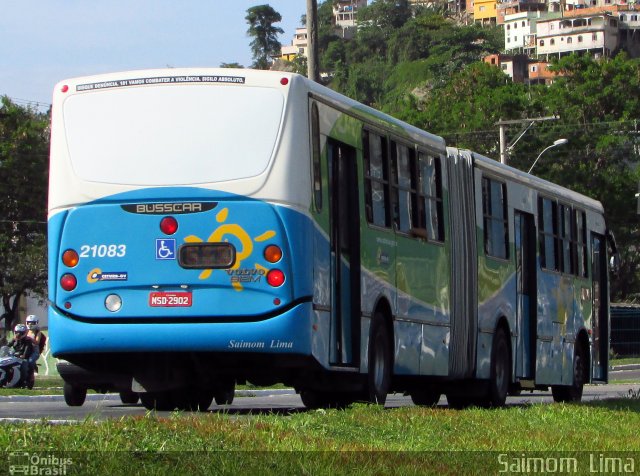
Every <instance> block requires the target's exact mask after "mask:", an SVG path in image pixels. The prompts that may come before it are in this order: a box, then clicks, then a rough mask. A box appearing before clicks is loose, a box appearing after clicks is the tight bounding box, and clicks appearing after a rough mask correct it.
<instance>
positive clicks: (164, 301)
mask: <svg viewBox="0 0 640 476" xmlns="http://www.w3.org/2000/svg"><path fill="white" fill-rule="evenodd" d="M191 302H192V298H191V293H189V292H183V293H166V292H152V293H151V294H149V306H151V307H191Z"/></svg>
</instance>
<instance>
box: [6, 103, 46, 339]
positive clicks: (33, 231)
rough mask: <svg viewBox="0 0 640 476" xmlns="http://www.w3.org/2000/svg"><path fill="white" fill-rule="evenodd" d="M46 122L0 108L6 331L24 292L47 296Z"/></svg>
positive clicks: (9, 106) (40, 117) (16, 108)
mask: <svg viewBox="0 0 640 476" xmlns="http://www.w3.org/2000/svg"><path fill="white" fill-rule="evenodd" d="M48 156H49V116H48V114H42V113H39V112H37V111H35V110H33V109H30V108H24V107H20V106H18V105H16V104H14V103H13V102H11V100H10V99H8V98H7V97H3V98H2V106H1V107H0V294H1V295H2V304H3V306H4V315H3V317H5V326H6V327H7V328H10V327H11V325H12V323H13V320H14V319H15V318H16V317H17V316H16V307H17V304H18V299H19V298H20V296H22V295H23V294H24V293H25V292H26V291H27V290H29V291H32V292H35V293H36V294H39V295H44V294H45V286H46V277H47V264H46V256H47V253H46V218H47V176H48V168H47V164H48V160H47V159H48Z"/></svg>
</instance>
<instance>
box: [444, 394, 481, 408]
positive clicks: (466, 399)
mask: <svg viewBox="0 0 640 476" xmlns="http://www.w3.org/2000/svg"><path fill="white" fill-rule="evenodd" d="M475 405H476V399H475V398H473V397H470V396H468V395H458V394H454V395H451V394H447V406H448V407H449V408H452V409H454V410H464V409H465V408H469V407H472V406H475Z"/></svg>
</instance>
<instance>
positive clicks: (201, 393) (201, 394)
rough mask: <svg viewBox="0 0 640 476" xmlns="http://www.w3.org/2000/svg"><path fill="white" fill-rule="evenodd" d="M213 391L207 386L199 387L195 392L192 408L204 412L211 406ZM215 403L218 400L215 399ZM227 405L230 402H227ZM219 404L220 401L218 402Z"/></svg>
mask: <svg viewBox="0 0 640 476" xmlns="http://www.w3.org/2000/svg"><path fill="white" fill-rule="evenodd" d="M213 396H214V391H213V390H210V389H207V388H200V389H198V390H197V391H196V393H195V405H194V406H193V409H194V410H197V411H199V412H206V411H207V410H208V409H209V407H210V406H211V402H213ZM231 401H233V397H231ZM216 403H218V401H217V400H216ZM228 404H229V405H230V404H231V402H229V403H228ZM218 405H220V403H218Z"/></svg>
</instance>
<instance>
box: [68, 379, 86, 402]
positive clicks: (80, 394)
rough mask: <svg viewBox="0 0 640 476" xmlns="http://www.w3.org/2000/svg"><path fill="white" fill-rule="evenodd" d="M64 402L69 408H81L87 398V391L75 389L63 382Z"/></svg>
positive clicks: (80, 388)
mask: <svg viewBox="0 0 640 476" xmlns="http://www.w3.org/2000/svg"><path fill="white" fill-rule="evenodd" d="M63 393H64V401H65V403H66V404H67V405H69V406H70V407H81V406H82V404H83V403H84V401H85V399H86V398H87V389H86V388H84V387H77V386H75V385H71V384H70V383H67V382H65V383H64V388H63Z"/></svg>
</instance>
